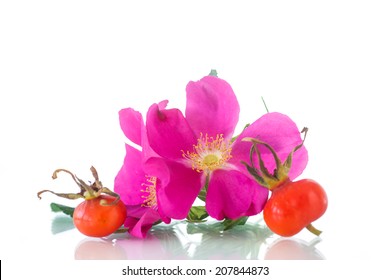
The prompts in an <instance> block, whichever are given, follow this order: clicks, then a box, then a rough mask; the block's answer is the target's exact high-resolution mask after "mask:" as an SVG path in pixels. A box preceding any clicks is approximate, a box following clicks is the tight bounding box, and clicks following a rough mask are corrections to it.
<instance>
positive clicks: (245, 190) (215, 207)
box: [206, 169, 268, 220]
mask: <svg viewBox="0 0 390 280" xmlns="http://www.w3.org/2000/svg"><path fill="white" fill-rule="evenodd" d="M260 188H261V187H260V186H259V185H258V184H257V183H256V182H255V181H254V180H252V179H251V178H249V177H247V176H245V175H244V174H243V173H241V172H239V171H237V170H223V169H219V170H215V171H214V172H213V173H212V175H211V178H210V183H209V188H208V192H207V196H206V210H207V212H208V213H209V214H210V216H211V217H213V218H215V219H217V220H222V219H224V218H229V219H237V218H239V217H241V216H247V215H249V214H250V215H254V214H257V213H259V212H260V211H261V210H262V209H263V207H264V204H265V200H267V197H268V191H267V190H266V189H264V190H261V189H260Z"/></svg>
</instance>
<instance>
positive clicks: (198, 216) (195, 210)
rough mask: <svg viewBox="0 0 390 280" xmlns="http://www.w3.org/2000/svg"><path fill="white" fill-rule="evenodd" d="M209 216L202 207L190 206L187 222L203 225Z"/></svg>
mask: <svg viewBox="0 0 390 280" xmlns="http://www.w3.org/2000/svg"><path fill="white" fill-rule="evenodd" d="M208 216H209V214H208V213H207V211H206V207H204V206H192V207H191V209H190V212H189V213H188V215H187V221H188V222H189V223H203V222H205V221H206V220H205V219H206V218H207V217H208Z"/></svg>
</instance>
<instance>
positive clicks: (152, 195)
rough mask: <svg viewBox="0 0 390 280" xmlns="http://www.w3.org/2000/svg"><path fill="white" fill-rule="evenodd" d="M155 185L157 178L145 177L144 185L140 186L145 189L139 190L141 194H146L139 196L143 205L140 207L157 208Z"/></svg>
mask: <svg viewBox="0 0 390 280" xmlns="http://www.w3.org/2000/svg"><path fill="white" fill-rule="evenodd" d="M156 183H157V178H156V177H154V176H146V183H143V184H142V186H143V187H145V189H143V190H141V192H144V193H147V195H143V196H141V197H142V198H144V199H145V200H144V203H143V204H142V206H144V207H150V208H156V207H157V196H156Z"/></svg>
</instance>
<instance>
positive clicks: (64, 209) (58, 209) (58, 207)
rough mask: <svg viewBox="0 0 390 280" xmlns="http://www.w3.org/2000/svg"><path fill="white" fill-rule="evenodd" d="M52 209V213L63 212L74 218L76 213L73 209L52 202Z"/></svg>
mask: <svg viewBox="0 0 390 280" xmlns="http://www.w3.org/2000/svg"><path fill="white" fill-rule="evenodd" d="M50 208H51V211H53V212H55V213H58V212H61V213H64V214H66V215H68V216H71V217H73V212H74V208H73V207H70V206H66V205H62V204H58V203H54V202H52V203H50Z"/></svg>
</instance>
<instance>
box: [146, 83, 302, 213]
mask: <svg viewBox="0 0 390 280" xmlns="http://www.w3.org/2000/svg"><path fill="white" fill-rule="evenodd" d="M186 92H187V103H186V111H185V114H186V116H184V115H183V113H182V112H181V111H180V110H179V109H176V108H173V109H166V105H167V102H164V103H160V104H153V105H152V106H151V107H150V108H149V110H148V113H147V119H146V132H147V138H148V141H149V143H150V147H151V148H152V149H153V151H154V152H155V153H157V154H158V156H159V157H157V158H156V157H155V158H153V159H152V161H149V163H150V164H149V170H150V172H151V173H152V174H155V175H156V176H157V177H158V178H164V181H165V184H162V186H161V187H160V188H159V190H158V196H159V201H160V203H159V211H161V212H162V213H164V214H165V215H166V216H168V217H172V218H176V219H183V218H185V217H186V215H187V213H188V211H189V209H190V208H191V206H192V204H193V202H194V201H195V199H196V197H197V195H198V194H199V191H200V190H201V188H202V187H203V186H207V194H206V210H207V212H208V213H209V215H210V216H211V217H213V218H215V219H218V220H222V219H224V218H229V219H236V218H239V217H242V216H251V215H255V214H258V213H259V212H260V211H261V210H262V209H263V207H264V205H265V202H266V201H267V198H268V190H267V189H265V188H262V187H260V186H259V185H258V183H257V182H256V181H255V180H254V179H253V178H252V176H251V175H250V174H249V173H248V172H247V170H246V167H245V166H244V165H243V164H242V161H246V162H249V154H250V146H251V144H250V143H248V142H244V141H241V139H243V138H244V137H252V138H257V139H260V140H261V141H264V142H267V143H268V144H269V145H271V146H272V147H273V148H274V149H275V151H276V152H277V154H278V156H279V157H280V159H281V160H284V159H286V158H287V155H288V154H289V153H290V151H291V150H292V149H293V148H294V147H295V146H297V145H298V144H300V143H301V142H302V139H301V135H300V132H299V130H298V128H297V126H296V124H295V123H294V122H293V121H292V120H291V119H290V118H289V117H288V116H286V115H283V114H280V113H267V114H265V115H264V116H262V117H260V118H259V119H258V120H256V121H255V122H254V123H252V124H251V125H250V126H249V127H247V128H246V129H245V130H244V131H243V132H242V133H241V134H240V135H239V137H238V138H237V139H236V140H235V141H232V136H233V133H234V130H235V127H236V125H237V122H238V118H239V111H240V107H239V104H238V101H237V98H236V96H235V94H234V92H233V90H232V88H231V86H230V85H229V84H228V83H227V82H226V81H224V80H222V79H220V78H217V77H215V76H206V77H204V78H202V79H201V80H200V81H197V82H190V83H189V84H188V85H187V88H186ZM262 152H263V160H264V162H265V166H266V167H267V168H268V170H271V171H272V170H273V168H274V167H275V163H274V159H273V157H272V155H271V154H270V153H269V151H266V150H265V151H262ZM307 161H308V155H307V150H306V149H305V147H302V148H301V149H299V150H298V151H297V152H296V153H295V154H294V157H293V163H292V168H291V170H290V173H289V175H290V178H291V179H294V178H296V177H297V176H298V175H300V174H301V172H302V171H303V170H304V168H305V167H306V164H307ZM167 182H169V184H167Z"/></svg>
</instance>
